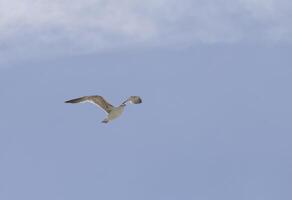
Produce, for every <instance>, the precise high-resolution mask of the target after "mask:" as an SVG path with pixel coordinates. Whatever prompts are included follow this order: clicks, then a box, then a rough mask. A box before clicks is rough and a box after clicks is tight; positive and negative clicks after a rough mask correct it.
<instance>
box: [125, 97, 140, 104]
mask: <svg viewBox="0 0 292 200" xmlns="http://www.w3.org/2000/svg"><path fill="white" fill-rule="evenodd" d="M127 102H130V103H133V104H139V103H142V99H141V97H139V96H130V97H129V98H128V99H127V100H126V101H124V102H123V104H126V103H127Z"/></svg>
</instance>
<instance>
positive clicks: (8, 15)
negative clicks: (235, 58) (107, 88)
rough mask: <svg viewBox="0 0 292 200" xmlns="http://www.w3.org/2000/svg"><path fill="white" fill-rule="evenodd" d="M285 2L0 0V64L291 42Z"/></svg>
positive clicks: (288, 5) (291, 28)
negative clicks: (133, 50) (132, 49)
mask: <svg viewBox="0 0 292 200" xmlns="http://www.w3.org/2000/svg"><path fill="white" fill-rule="evenodd" d="M291 13H292V2H291V1H289V0H181V1H176V0H147V1H138V0H82V1H81V0H58V1H50V0H0V59H3V58H4V57H6V58H7V57H10V56H12V57H14V58H15V57H17V58H19V57H27V56H32V55H35V56H36V57H38V56H40V54H46V55H48V54H51V55H58V54H79V53H87V52H94V51H102V50H105V49H111V48H123V47H128V46H142V47H143V46H148V45H152V46H153V45H173V44H175V45H185V44H195V43H208V44H210V43H211V44H212V43H240V42H246V41H247V42H255V41H257V42H264V43H265V42H278V43H279V42H280V43H286V42H291V40H292V34H291V33H292V25H291V23H290V19H291Z"/></svg>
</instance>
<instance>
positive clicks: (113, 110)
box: [65, 95, 142, 123]
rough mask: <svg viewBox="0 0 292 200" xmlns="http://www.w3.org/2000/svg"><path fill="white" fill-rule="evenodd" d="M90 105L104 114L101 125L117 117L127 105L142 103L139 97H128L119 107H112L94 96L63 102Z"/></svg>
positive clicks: (99, 97)
mask: <svg viewBox="0 0 292 200" xmlns="http://www.w3.org/2000/svg"><path fill="white" fill-rule="evenodd" d="M86 102H88V103H92V104H94V105H96V106H98V107H100V108H101V109H102V110H103V111H105V113H106V114H107V117H106V118H105V119H104V120H103V121H102V123H108V122H110V121H112V120H114V119H116V118H117V117H119V116H120V115H121V114H122V113H123V111H124V108H125V106H126V104H127V103H132V104H140V103H142V99H141V98H140V97H139V96H130V97H129V98H128V99H127V100H126V101H124V102H123V103H122V104H121V105H120V106H117V107H115V106H113V105H111V104H110V103H108V102H107V101H106V100H105V99H104V98H103V97H102V96H99V95H94V96H83V97H79V98H76V99H71V100H68V101H65V103H86Z"/></svg>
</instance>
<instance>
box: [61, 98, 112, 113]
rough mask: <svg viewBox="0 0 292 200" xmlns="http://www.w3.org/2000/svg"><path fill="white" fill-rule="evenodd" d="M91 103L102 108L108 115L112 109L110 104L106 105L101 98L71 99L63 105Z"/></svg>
mask: <svg viewBox="0 0 292 200" xmlns="http://www.w3.org/2000/svg"><path fill="white" fill-rule="evenodd" d="M85 102H89V103H93V104H95V105H97V106H99V107H100V108H102V109H103V110H104V111H105V112H107V113H110V112H111V111H112V109H113V108H114V107H113V106H112V105H111V104H110V103H108V102H107V101H106V100H105V99H104V98H103V97H102V96H98V95H96V96H83V97H80V98H76V99H71V100H68V101H65V103H85Z"/></svg>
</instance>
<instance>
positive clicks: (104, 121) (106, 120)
mask: <svg viewBox="0 0 292 200" xmlns="http://www.w3.org/2000/svg"><path fill="white" fill-rule="evenodd" d="M108 122H109V120H108V118H105V119H104V120H103V121H102V122H101V123H105V124H106V123H108Z"/></svg>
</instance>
